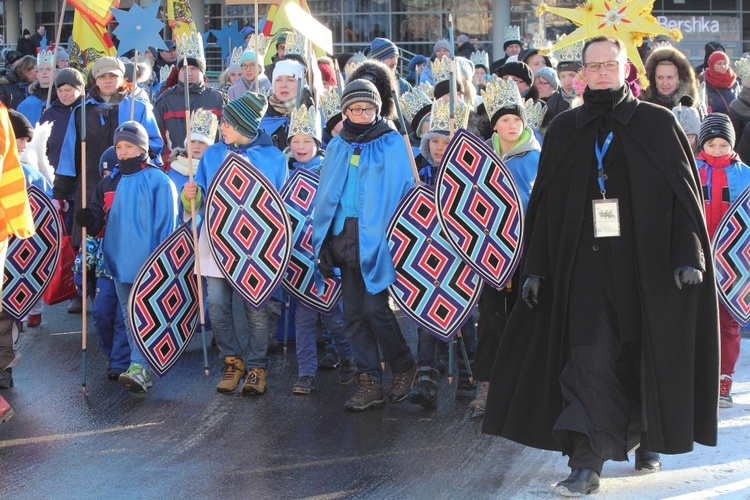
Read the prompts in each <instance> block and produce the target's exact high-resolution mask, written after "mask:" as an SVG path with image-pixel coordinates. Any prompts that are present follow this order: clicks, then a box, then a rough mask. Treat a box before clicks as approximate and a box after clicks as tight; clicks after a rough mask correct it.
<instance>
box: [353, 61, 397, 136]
mask: <svg viewBox="0 0 750 500" xmlns="http://www.w3.org/2000/svg"><path fill="white" fill-rule="evenodd" d="M360 78H363V79H365V80H368V81H370V82H372V83H373V84H374V85H375V87H376V88H377V89H378V92H379V93H380V100H381V102H382V103H383V105H382V106H381V108H380V114H381V116H383V117H384V118H388V119H390V120H392V121H394V122H395V121H397V120H398V115H397V113H396V104H395V103H394V102H393V93H392V91H393V90H395V91H396V92H398V82H397V80H396V75H394V74H393V71H391V70H390V69H388V66H386V65H385V64H383V63H382V62H380V61H375V60H373V59H368V60H366V61H364V62H363V63H362V64H360V65H359V66H357V67H356V68H354V69H353V70H352V71H351V73H349V74H348V75H347V78H346V80H347V81H349V82H353V81H354V80H359V79H360Z"/></svg>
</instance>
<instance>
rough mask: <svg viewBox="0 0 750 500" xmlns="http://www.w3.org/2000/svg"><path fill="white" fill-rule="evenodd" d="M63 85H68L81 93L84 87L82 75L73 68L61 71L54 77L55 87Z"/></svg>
mask: <svg viewBox="0 0 750 500" xmlns="http://www.w3.org/2000/svg"><path fill="white" fill-rule="evenodd" d="M63 85H70V86H71V87H73V88H76V89H78V90H80V91H81V92H83V88H84V86H85V84H84V82H83V75H82V74H81V72H80V71H78V70H77V69H74V68H65V69H61V70H60V71H59V72H58V73H57V76H56V77H55V87H57V88H60V87H62V86H63Z"/></svg>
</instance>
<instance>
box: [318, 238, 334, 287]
mask: <svg viewBox="0 0 750 500" xmlns="http://www.w3.org/2000/svg"><path fill="white" fill-rule="evenodd" d="M334 267H336V266H335V264H334V263H333V254H332V253H331V249H330V247H329V246H328V242H327V241H325V242H323V247H322V248H321V249H320V255H319V256H318V269H320V274H322V275H323V277H324V278H333V277H335V276H336V273H334V272H333V268H334Z"/></svg>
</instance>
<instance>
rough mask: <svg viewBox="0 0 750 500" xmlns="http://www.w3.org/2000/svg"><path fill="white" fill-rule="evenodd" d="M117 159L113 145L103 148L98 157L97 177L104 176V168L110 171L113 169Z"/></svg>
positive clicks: (117, 161)
mask: <svg viewBox="0 0 750 500" xmlns="http://www.w3.org/2000/svg"><path fill="white" fill-rule="evenodd" d="M119 161H120V160H119V158H117V152H115V147H114V146H110V147H108V148H107V149H105V150H104V152H103V153H102V156H101V158H99V177H104V170H105V169H106V170H109V171H110V172H111V171H112V170H114V169H115V168H116V167H117V164H118V163H119ZM105 165H106V166H105Z"/></svg>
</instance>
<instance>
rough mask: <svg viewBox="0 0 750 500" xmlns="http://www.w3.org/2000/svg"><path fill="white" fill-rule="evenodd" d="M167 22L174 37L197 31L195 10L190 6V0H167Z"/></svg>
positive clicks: (175, 38)
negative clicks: (194, 16) (194, 18)
mask: <svg viewBox="0 0 750 500" xmlns="http://www.w3.org/2000/svg"><path fill="white" fill-rule="evenodd" d="M167 22H168V23H169V27H170V28H172V38H173V39H174V40H177V39H178V38H179V37H180V36H182V35H183V34H184V35H190V33H197V32H198V30H197V29H196V27H195V21H194V20H193V11H192V9H191V8H190V0H167Z"/></svg>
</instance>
